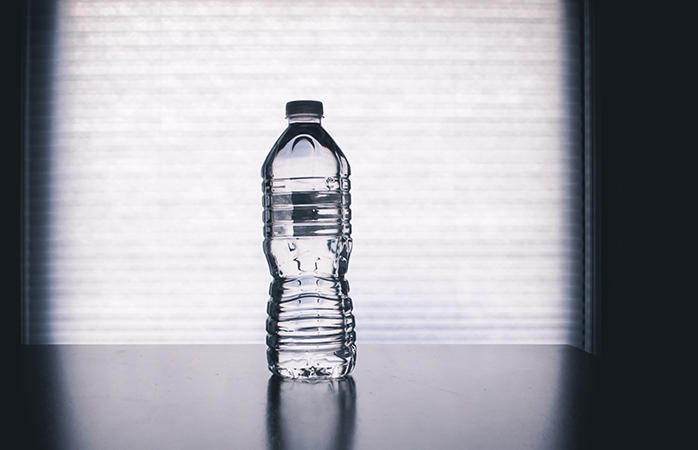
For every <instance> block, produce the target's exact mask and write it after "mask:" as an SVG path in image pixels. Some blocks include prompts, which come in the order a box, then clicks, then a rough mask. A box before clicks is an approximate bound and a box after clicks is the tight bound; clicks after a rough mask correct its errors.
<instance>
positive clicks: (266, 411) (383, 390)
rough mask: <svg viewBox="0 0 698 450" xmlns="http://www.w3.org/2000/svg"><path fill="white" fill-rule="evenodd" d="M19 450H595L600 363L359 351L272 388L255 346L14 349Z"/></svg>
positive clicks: (550, 349) (433, 351) (514, 355)
mask: <svg viewBox="0 0 698 450" xmlns="http://www.w3.org/2000/svg"><path fill="white" fill-rule="evenodd" d="M21 355H22V358H21V363H20V370H21V373H22V393H21V395H22V399H23V414H22V422H23V430H22V431H23V433H22V435H23V436H25V439H26V440H27V441H26V444H27V448H56V449H71V450H78V449H99V450H109V449H160V448H163V449H188V450H190V449H194V448H202V449H208V450H213V449H223V448H225V449H306V450H307V449H316V448H317V449H357V450H358V449H463V448H473V449H490V448H491V449H518V448H521V449H524V448H525V449H530V448H533V449H557V450H564V449H572V448H595V446H596V439H597V436H598V432H597V427H596V425H595V421H594V417H595V416H596V415H597V412H598V408H599V406H598V404H597V400H598V398H599V393H598V382H597V378H598V373H599V359H598V358H596V357H594V356H592V355H589V354H588V353H585V352H583V351H582V350H579V349H577V348H574V347H570V346H564V345H559V346H557V345H359V346H358V358H357V365H356V368H355V369H354V372H353V373H352V375H351V376H350V377H348V378H346V379H343V380H339V381H318V382H312V383H309V382H300V381H292V380H281V379H279V378H276V377H272V376H271V374H270V372H269V371H268V370H267V367H266V354H265V347H264V345H52V346H23V347H22V349H21Z"/></svg>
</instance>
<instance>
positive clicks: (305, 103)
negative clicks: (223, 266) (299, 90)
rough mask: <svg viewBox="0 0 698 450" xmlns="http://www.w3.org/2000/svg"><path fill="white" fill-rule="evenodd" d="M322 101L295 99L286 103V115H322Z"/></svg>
mask: <svg viewBox="0 0 698 450" xmlns="http://www.w3.org/2000/svg"><path fill="white" fill-rule="evenodd" d="M322 113H323V111H322V102H318V101H315V100H295V101H292V102H288V103H286V117H288V116H292V115H295V114H315V115H318V116H320V117H322Z"/></svg>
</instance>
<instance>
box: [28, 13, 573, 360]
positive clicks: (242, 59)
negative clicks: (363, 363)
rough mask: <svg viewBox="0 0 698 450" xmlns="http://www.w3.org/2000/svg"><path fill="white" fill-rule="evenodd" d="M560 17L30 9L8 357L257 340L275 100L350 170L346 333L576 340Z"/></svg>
mask: <svg viewBox="0 0 698 450" xmlns="http://www.w3.org/2000/svg"><path fill="white" fill-rule="evenodd" d="M579 11H580V9H579V5H578V4H577V3H576V2H560V1H553V0H538V1H484V0H483V1H429V0H424V1H382V2H369V1H336V2H325V1H305V0H299V1H293V2H284V1H268V0H263V1H248V2H242V1H206V2H204V1H200V2H199V1H196V2H194V1H166V0H163V1H136V0H121V1H110V0H90V1H87V0H82V1H79V0H65V1H61V2H58V5H57V7H55V8H52V7H51V5H50V3H49V2H46V1H33V2H32V6H31V17H30V39H29V45H30V61H29V66H30V67H29V69H30V71H29V73H30V74H31V76H30V93H29V99H30V104H29V127H30V128H29V133H28V137H29V144H30V147H29V149H30V152H29V155H28V158H29V159H28V162H27V166H26V167H27V171H28V176H27V180H28V183H29V185H28V187H27V192H28V199H29V209H28V215H29V217H28V219H29V220H28V223H29V227H30V230H29V233H28V236H29V239H30V242H29V244H28V247H27V248H28V249H29V251H28V253H27V255H28V256H27V257H28V267H29V273H28V277H27V279H28V291H27V292H28V296H27V299H25V300H26V305H27V307H26V312H27V316H26V322H25V325H27V330H28V331H27V335H26V339H27V341H29V342H51V343H97V342H141V343H145V342H149V343H150V342H156V343H157V342H163V343H164V342H196V343H200V342H206V343H208V342H263V340H264V335H265V331H264V322H265V316H266V311H265V306H266V301H267V296H268V284H269V282H270V281H271V277H270V275H269V273H268V268H267V266H266V262H265V260H264V256H263V253H262V247H261V242H262V221H261V214H262V206H261V200H260V198H261V189H260V184H261V178H260V174H259V170H260V167H261V164H262V162H263V160H264V157H265V156H266V153H267V152H268V151H269V149H270V148H271V146H272V144H273V143H274V141H275V140H276V138H277V137H278V135H279V134H280V133H281V132H282V131H283V129H284V128H285V126H286V123H285V120H284V118H283V108H284V104H285V102H286V101H289V100H294V99H317V100H321V101H323V103H324V104H325V115H326V119H325V121H324V122H323V125H324V126H325V128H326V129H327V130H328V131H329V133H330V134H331V135H332V136H333V137H334V138H335V140H336V141H337V143H338V144H339V145H340V147H341V148H342V149H343V150H344V152H345V154H346V155H347V158H348V159H349V162H350V164H351V167H352V176H351V179H352V200H353V204H352V212H353V219H352V224H353V238H354V252H353V254H352V257H351V262H350V266H349V272H348V274H347V278H348V280H349V283H350V286H351V292H350V295H351V297H352V299H353V300H354V305H355V315H356V320H357V338H358V342H359V343H361V342H462V343H568V344H573V345H577V346H581V345H582V324H583V318H582V312H583V311H582V308H583V295H582V281H583V267H582V259H583V254H582V249H583V247H582V242H583V229H582V224H583V220H582V214H583V203H582V136H581V90H580V88H581V81H580V74H581V55H580V41H579V35H580V29H579V27H580V17H579Z"/></svg>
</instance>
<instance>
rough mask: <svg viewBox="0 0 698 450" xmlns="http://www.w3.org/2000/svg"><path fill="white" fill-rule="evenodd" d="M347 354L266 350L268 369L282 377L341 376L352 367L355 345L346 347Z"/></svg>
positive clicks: (313, 377)
mask: <svg viewBox="0 0 698 450" xmlns="http://www.w3.org/2000/svg"><path fill="white" fill-rule="evenodd" d="M347 350H348V351H347V352H346V353H348V355H346V356H339V355H338V354H336V353H330V354H329V355H327V354H324V353H314V352H286V351H284V352H277V351H274V350H272V349H268V350H267V362H268V363H269V370H270V371H271V372H272V373H273V374H274V375H277V376H280V377H282V378H292V379H331V378H342V377H345V376H347V375H349V373H351V371H352V370H353V369H354V364H355V361H356V347H355V346H352V348H350V349H347Z"/></svg>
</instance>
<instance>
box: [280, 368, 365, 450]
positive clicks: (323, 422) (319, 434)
mask: <svg viewBox="0 0 698 450" xmlns="http://www.w3.org/2000/svg"><path fill="white" fill-rule="evenodd" d="M355 421H356V387H355V385H354V379H353V378H352V377H345V378H339V379H320V380H293V379H284V378H280V377H277V376H272V377H270V378H269V383H268V385H267V448H268V449H269V450H296V449H298V450H301V449H302V450H311V449H327V450H330V449H331V450H349V449H351V448H353V440H354V424H355Z"/></svg>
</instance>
